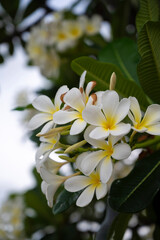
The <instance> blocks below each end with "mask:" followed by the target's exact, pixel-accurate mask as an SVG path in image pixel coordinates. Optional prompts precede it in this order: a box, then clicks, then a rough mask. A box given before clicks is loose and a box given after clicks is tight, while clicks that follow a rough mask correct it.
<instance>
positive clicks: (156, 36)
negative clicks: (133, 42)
mask: <svg viewBox="0 0 160 240" xmlns="http://www.w3.org/2000/svg"><path fill="white" fill-rule="evenodd" d="M159 43H160V22H147V23H146V24H145V25H144V27H143V28H142V30H141V32H140V34H139V38H138V49H139V53H140V56H141V60H140V63H139V64H138V76H139V81H140V83H141V85H142V88H143V90H144V91H145V93H146V94H148V96H149V97H150V98H151V99H152V100H153V101H155V102H157V103H160V47H159Z"/></svg>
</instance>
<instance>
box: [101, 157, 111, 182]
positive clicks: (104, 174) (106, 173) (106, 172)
mask: <svg viewBox="0 0 160 240" xmlns="http://www.w3.org/2000/svg"><path fill="white" fill-rule="evenodd" d="M99 169H100V179H101V181H102V182H103V183H106V182H108V180H109V179H110V177H111V175H112V171H113V166H112V161H111V159H110V158H107V157H106V158H104V160H103V161H101V162H100V166H99Z"/></svg>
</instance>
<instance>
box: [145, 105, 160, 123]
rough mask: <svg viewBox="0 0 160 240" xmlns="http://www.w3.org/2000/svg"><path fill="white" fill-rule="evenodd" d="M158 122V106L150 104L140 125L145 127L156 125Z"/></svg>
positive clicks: (159, 118)
mask: <svg viewBox="0 0 160 240" xmlns="http://www.w3.org/2000/svg"><path fill="white" fill-rule="evenodd" d="M159 121H160V105H159V104H152V105H150V106H149V107H148V108H147V110H146V113H145V115H144V118H143V120H142V123H143V125H144V127H146V126H147V125H151V124H155V123H158V122H159Z"/></svg>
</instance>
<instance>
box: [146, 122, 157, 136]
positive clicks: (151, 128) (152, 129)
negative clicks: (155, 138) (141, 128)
mask: <svg viewBox="0 0 160 240" xmlns="http://www.w3.org/2000/svg"><path fill="white" fill-rule="evenodd" d="M146 132H147V133H149V134H152V135H160V123H158V124H155V125H152V126H149V127H148V130H147V131H146Z"/></svg>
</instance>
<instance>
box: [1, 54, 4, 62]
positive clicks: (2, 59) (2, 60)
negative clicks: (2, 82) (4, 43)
mask: <svg viewBox="0 0 160 240" xmlns="http://www.w3.org/2000/svg"><path fill="white" fill-rule="evenodd" d="M3 62H4V58H3V56H2V55H0V64H1V63H3Z"/></svg>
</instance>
